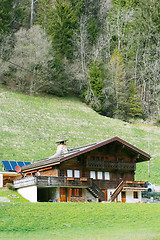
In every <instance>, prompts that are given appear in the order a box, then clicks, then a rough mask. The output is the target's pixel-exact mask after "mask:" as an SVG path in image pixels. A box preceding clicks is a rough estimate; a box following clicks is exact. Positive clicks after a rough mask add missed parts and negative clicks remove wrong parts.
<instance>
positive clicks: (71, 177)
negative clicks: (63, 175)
mask: <svg viewBox="0 0 160 240" xmlns="http://www.w3.org/2000/svg"><path fill="white" fill-rule="evenodd" d="M68 171H70V172H72V176H69V174H68ZM67 177H68V178H70V177H71V178H73V170H72V169H67Z"/></svg>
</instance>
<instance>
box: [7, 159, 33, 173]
mask: <svg viewBox="0 0 160 240" xmlns="http://www.w3.org/2000/svg"><path fill="white" fill-rule="evenodd" d="M2 164H3V166H4V169H5V170H6V171H15V167H16V166H20V167H23V166H24V165H28V164H31V163H30V162H16V161H2Z"/></svg>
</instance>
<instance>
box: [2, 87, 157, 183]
mask: <svg viewBox="0 0 160 240" xmlns="http://www.w3.org/2000/svg"><path fill="white" fill-rule="evenodd" d="M148 133H149V142H150V144H149V147H148ZM114 136H119V137H120V138H122V139H124V140H126V141H127V142H129V143H131V144H133V145H135V146H136V147H138V148H140V149H142V150H143V151H146V152H148V150H149V149H150V154H151V156H152V160H151V164H150V170H151V177H150V179H149V178H148V163H146V162H145V163H139V164H137V171H136V180H141V179H142V180H149V181H151V182H153V183H157V184H160V178H159V173H160V164H159V159H160V128H159V127H155V126H151V125H149V124H146V125H145V124H135V125H133V124H129V123H126V122H123V121H120V120H116V119H111V118H107V117H104V116H100V115H99V114H98V113H96V112H94V111H93V110H92V109H91V108H90V107H88V106H86V105H85V104H84V103H82V102H81V101H80V100H79V99H77V98H76V97H73V96H72V97H64V98H59V97H55V96H47V95H45V96H32V97H30V96H27V95H24V94H21V93H18V92H12V91H9V90H6V89H4V88H0V160H16V161H36V160H38V159H43V158H45V157H48V156H50V155H53V154H54V153H55V150H56V143H55V142H56V140H58V139H60V138H64V137H67V138H68V139H69V141H68V143H67V145H68V148H72V147H75V146H80V145H83V144H87V143H92V142H95V141H101V140H104V139H107V138H111V137H114Z"/></svg>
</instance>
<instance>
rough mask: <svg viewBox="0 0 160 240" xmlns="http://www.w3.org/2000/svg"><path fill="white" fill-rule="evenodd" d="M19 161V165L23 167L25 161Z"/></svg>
mask: <svg viewBox="0 0 160 240" xmlns="http://www.w3.org/2000/svg"><path fill="white" fill-rule="evenodd" d="M17 163H18V166H20V167H23V166H24V165H25V164H24V162H17Z"/></svg>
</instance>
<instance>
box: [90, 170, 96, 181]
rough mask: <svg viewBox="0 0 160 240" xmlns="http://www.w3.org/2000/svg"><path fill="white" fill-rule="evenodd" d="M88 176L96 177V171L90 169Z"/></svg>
mask: <svg viewBox="0 0 160 240" xmlns="http://www.w3.org/2000/svg"><path fill="white" fill-rule="evenodd" d="M90 178H93V179H96V172H95V171H90Z"/></svg>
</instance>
